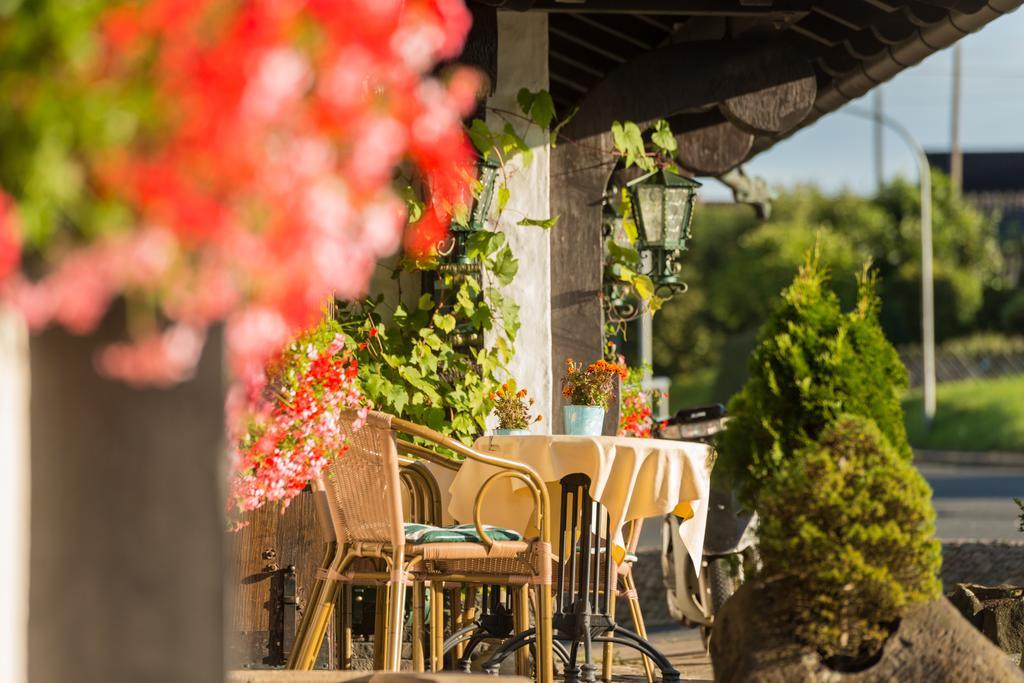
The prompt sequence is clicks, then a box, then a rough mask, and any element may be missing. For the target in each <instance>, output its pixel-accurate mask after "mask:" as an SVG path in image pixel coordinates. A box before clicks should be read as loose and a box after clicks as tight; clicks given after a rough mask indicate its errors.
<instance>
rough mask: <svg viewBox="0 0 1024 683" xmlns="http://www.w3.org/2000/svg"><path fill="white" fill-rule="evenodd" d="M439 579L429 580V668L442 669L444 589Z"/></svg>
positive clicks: (436, 670) (435, 670)
mask: <svg viewBox="0 0 1024 683" xmlns="http://www.w3.org/2000/svg"><path fill="white" fill-rule="evenodd" d="M442 586H443V584H442V583H441V582H440V581H431V582H430V670H431V671H433V672H435V673H436V672H438V671H441V670H443V669H444V590H443V588H442Z"/></svg>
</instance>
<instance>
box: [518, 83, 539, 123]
mask: <svg viewBox="0 0 1024 683" xmlns="http://www.w3.org/2000/svg"><path fill="white" fill-rule="evenodd" d="M535 97H536V95H534V94H533V93H532V92H530V91H529V90H528V89H527V88H520V89H519V92H517V93H516V102H518V103H519V109H520V111H522V112H523V113H524V114H526V115H527V116H529V115H530V108H531V107H533V100H534V98H535Z"/></svg>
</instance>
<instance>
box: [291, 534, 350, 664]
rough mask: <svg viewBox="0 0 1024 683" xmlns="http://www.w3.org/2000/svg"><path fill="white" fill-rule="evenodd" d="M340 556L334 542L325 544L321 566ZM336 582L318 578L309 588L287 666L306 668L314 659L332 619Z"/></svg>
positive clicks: (330, 566) (334, 560)
mask: <svg viewBox="0 0 1024 683" xmlns="http://www.w3.org/2000/svg"><path fill="white" fill-rule="evenodd" d="M338 560H339V558H338V556H337V547H336V545H335V544H333V543H331V544H327V546H326V551H325V553H324V560H323V562H322V563H321V565H320V568H321V569H323V570H325V571H327V570H330V569H332V568H334V567H335V564H336V563H337V562H338ZM337 594H338V582H337V581H332V580H330V579H317V580H316V582H315V583H314V584H313V590H312V591H310V594H309V600H308V601H307V603H306V610H305V612H304V613H303V615H302V621H301V622H300V623H299V630H298V633H296V634H295V642H294V643H292V649H291V652H289V653H288V661H287V662H286V664H285V668H286V669H292V670H298V671H309V670H310V669H312V668H313V665H314V664H315V663H316V656H317V654H319V652H320V646H321V645H322V644H323V642H324V636H325V635H326V634H327V627H328V625H329V623H330V619H331V610H332V608H333V607H334V602H335V600H337Z"/></svg>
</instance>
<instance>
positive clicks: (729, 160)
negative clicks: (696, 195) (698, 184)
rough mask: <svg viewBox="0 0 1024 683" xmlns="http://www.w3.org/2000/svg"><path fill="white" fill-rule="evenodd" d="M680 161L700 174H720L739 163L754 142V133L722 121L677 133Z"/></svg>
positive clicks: (690, 169) (745, 156) (683, 165)
mask: <svg viewBox="0 0 1024 683" xmlns="http://www.w3.org/2000/svg"><path fill="white" fill-rule="evenodd" d="M676 140H677V141H678V143H679V152H678V154H677V156H678V158H679V163H680V164H681V165H682V167H683V168H684V169H686V170H687V171H692V172H693V173H694V174H696V175H711V176H717V175H721V174H722V173H725V172H726V171H729V170H731V169H733V168H735V167H736V166H738V165H739V164H740V163H741V162H742V161H743V160H744V159H746V158H747V154H749V153H750V148H751V147H752V146H753V144H754V136H753V135H752V134H751V133H748V132H746V131H743V130H740V129H739V128H737V127H736V126H735V125H733V124H732V123H730V122H728V121H722V122H720V123H716V124H713V125H710V126H705V127H704V128H698V129H697V130H691V131H687V132H685V133H680V134H678V135H676Z"/></svg>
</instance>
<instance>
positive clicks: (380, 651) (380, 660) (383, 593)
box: [373, 586, 388, 671]
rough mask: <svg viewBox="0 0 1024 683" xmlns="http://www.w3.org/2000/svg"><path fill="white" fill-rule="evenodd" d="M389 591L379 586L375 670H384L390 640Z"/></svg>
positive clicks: (375, 610)
mask: <svg viewBox="0 0 1024 683" xmlns="http://www.w3.org/2000/svg"><path fill="white" fill-rule="evenodd" d="M387 634H388V591H387V587H385V586H377V599H376V601H375V603H374V614H373V668H374V670H375V671H383V670H384V661H385V658H386V649H387V640H388V635H387Z"/></svg>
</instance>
